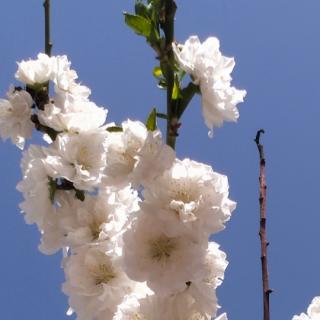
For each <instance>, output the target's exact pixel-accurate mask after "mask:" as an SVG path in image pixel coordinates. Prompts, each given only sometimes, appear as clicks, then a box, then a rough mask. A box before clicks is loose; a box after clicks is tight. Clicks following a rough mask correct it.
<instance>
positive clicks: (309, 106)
mask: <svg viewBox="0 0 320 320" xmlns="http://www.w3.org/2000/svg"><path fill="white" fill-rule="evenodd" d="M133 4H134V1H133V0H130V1H129V0H121V1H119V0H108V1H102V0H100V1H79V0H68V1H61V0H60V1H58V0H52V13H53V17H52V31H53V35H52V38H53V43H54V46H53V53H54V54H67V55H68V56H69V58H70V59H71V61H72V62H73V66H74V68H75V69H76V70H77V71H78V74H79V76H80V79H81V81H82V82H83V83H84V84H86V85H88V86H89V87H91V88H92V91H93V95H92V99H93V100H94V101H95V102H96V103H98V104H99V105H104V106H106V107H108V109H109V120H110V121H116V122H120V121H122V120H124V119H126V118H128V117H130V118H133V119H142V120H143V119H145V118H146V115H147V113H148V112H149V110H150V109H151V107H152V106H153V105H156V106H157V107H158V108H159V109H160V110H161V109H162V110H164V102H165V98H164V93H163V92H161V91H159V90H158V89H157V88H156V86H155V81H154V79H153V77H152V68H153V67H154V66H155V64H156V61H155V59H154V54H153V52H152V51H151V49H149V48H148V47H147V45H146V44H145V42H144V40H143V39H142V38H139V37H138V36H136V35H135V34H133V33H132V32H131V31H130V30H129V29H128V28H127V27H126V26H125V25H124V22H123V16H122V11H124V10H126V11H131V9H132V7H133ZM177 4H178V6H179V9H178V12H177V18H176V38H177V40H178V41H180V42H184V41H185V39H186V38H187V37H188V36H189V35H191V34H198V35H199V37H200V38H201V39H202V40H204V39H205V38H206V37H208V36H211V35H215V36H218V37H219V39H220V41H221V47H222V51H223V53H224V54H225V55H227V56H235V58H236V68H235V72H234V74H233V77H234V82H233V83H234V85H235V86H236V87H237V88H239V89H246V90H247V91H248V95H247V98H246V101H245V103H244V104H241V105H240V120H239V122H238V124H227V125H224V127H223V128H221V129H219V130H216V132H215V133H216V134H215V138H214V139H212V140H210V139H208V137H207V129H206V127H205V126H204V124H203V120H202V116H201V112H200V100H199V98H197V99H195V100H194V101H193V103H192V105H191V106H190V108H189V110H188V111H187V112H186V114H185V117H184V118H183V126H182V129H181V135H180V137H179V139H178V147H177V150H178V155H179V157H180V158H183V157H190V158H192V159H195V160H198V161H202V162H207V163H210V164H211V165H212V166H213V167H214V168H215V170H217V171H219V172H221V173H225V174H227V175H228V176H229V181H230V185H231V197H232V199H234V200H236V201H237V202H238V208H237V210H236V212H235V214H234V216H233V219H232V220H231V221H230V222H229V224H228V227H227V229H226V230H225V231H223V232H222V233H221V234H219V235H218V236H217V237H216V240H217V241H218V242H219V243H221V247H222V249H223V250H224V251H226V252H227V255H228V260H229V262H230V264H229V267H228V269H227V272H226V279H225V281H224V283H223V285H222V287H221V288H220V289H219V290H218V296H219V302H220V304H221V305H222V306H223V310H225V311H227V312H228V315H229V319H230V320H248V319H249V320H251V319H253V320H255V319H261V318H262V316H261V310H262V307H261V280H260V279H261V274H260V253H259V240H258V216H259V207H258V155H257V151H256V146H255V144H254V142H253V139H254V137H255V133H256V130H257V129H259V128H261V127H263V128H264V129H265V130H266V135H265V136H264V137H263V142H264V144H265V151H266V157H267V183H268V188H269V189H268V205H267V208H268V215H269V220H268V237H269V240H270V242H271V245H270V249H269V270H270V281H271V287H272V288H273V289H274V290H275V292H274V293H273V294H272V296H271V314H272V319H273V320H285V319H291V317H292V315H293V314H297V313H300V312H302V311H304V310H305V309H306V307H307V305H308V304H309V302H310V301H311V299H312V297H313V296H315V295H319V294H320V281H319V270H320V252H319V226H320V212H319V208H318V207H317V199H319V190H320V187H319V183H318V181H319V180H320V171H319V164H320V152H319V150H318V149H319V129H318V128H319V118H320V90H319V86H320V78H319V75H320V59H319V57H320V19H319V12H320V2H319V1H318V0H308V1H297V0H296V1H292V0H269V1H254V0H198V1H182V0H177ZM0 9H1V10H0V43H1V50H0V93H1V96H2V97H3V96H4V95H5V92H6V90H7V88H8V86H9V84H10V83H14V72H15V70H16V64H15V62H16V61H19V60H21V59H26V58H29V57H35V56H36V54H37V53H38V52H40V51H43V14H42V13H43V12H42V1H40V0H28V1H25V0H20V1H2V2H1V5H0ZM0 157H1V166H0V176H1V184H0V208H1V226H2V228H1V232H0V246H1V249H0V250H1V263H0V281H1V286H0V307H1V311H0V313H1V316H0V317H1V319H5V320H16V319H32V320H38V319H39V320H44V319H45V320H53V319H54V320H63V319H68V317H67V316H66V315H65V312H66V310H67V299H66V297H65V296H64V295H63V294H62V293H61V291H60V286H61V284H62V282H63V273H62V270H61V268H60V258H61V256H60V255H56V256H49V257H47V256H44V255H41V254H40V253H39V252H38V251H37V245H38V241H39V235H38V233H37V231H36V229H35V228H34V227H32V226H27V225H25V223H24V221H23V218H22V216H21V215H20V214H19V209H18V203H19V202H20V201H21V196H20V195H19V194H18V192H17V191H16V190H15V186H16V184H17V182H18V181H19V180H20V170H19V161H20V152H19V151H18V149H17V148H16V147H14V146H13V145H11V144H10V143H1V144H0Z"/></svg>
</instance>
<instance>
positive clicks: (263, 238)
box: [254, 129, 272, 320]
mask: <svg viewBox="0 0 320 320" xmlns="http://www.w3.org/2000/svg"><path fill="white" fill-rule="evenodd" d="M262 133H264V130H263V129H260V130H258V132H257V135H256V138H255V140H254V141H255V143H256V145H257V147H258V151H259V158H260V176H259V184H260V186H259V193H260V194H259V203H260V231H259V236H260V242H261V267H262V289H263V319H264V320H270V304H269V297H270V293H271V292H272V290H271V289H270V288H269V274H268V259H267V247H268V245H269V243H268V242H267V232H266V221H267V216H266V196H267V185H266V174H265V167H266V159H265V156H264V149H263V145H262V144H261V143H260V136H261V134H262Z"/></svg>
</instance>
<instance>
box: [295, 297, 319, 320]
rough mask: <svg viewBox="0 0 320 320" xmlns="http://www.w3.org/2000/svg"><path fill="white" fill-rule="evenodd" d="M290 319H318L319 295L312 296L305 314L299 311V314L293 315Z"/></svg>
mask: <svg viewBox="0 0 320 320" xmlns="http://www.w3.org/2000/svg"><path fill="white" fill-rule="evenodd" d="M292 320H320V297H315V298H313V300H312V301H311V304H310V305H309V307H308V310H307V314H305V313H301V314H300V315H299V316H297V315H296V316H294V317H293V318H292Z"/></svg>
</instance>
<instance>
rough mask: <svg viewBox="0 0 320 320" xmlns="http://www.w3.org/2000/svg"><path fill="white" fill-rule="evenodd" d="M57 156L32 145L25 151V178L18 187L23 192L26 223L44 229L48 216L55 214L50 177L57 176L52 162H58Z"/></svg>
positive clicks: (23, 168) (22, 161) (23, 160)
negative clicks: (34, 224) (49, 154)
mask: <svg viewBox="0 0 320 320" xmlns="http://www.w3.org/2000/svg"><path fill="white" fill-rule="evenodd" d="M58 161H59V159H58V157H56V156H48V155H47V151H46V149H45V148H42V147H40V146H36V145H31V146H30V147H29V149H28V150H26V151H25V152H24V153H23V158H22V160H21V170H22V176H23V179H22V181H20V182H19V183H18V185H17V189H18V190H19V191H20V192H22V193H23V196H24V201H23V202H22V203H21V204H20V208H21V209H22V211H23V213H24V215H25V220H26V223H28V224H33V223H36V224H37V225H38V227H39V229H42V226H43V224H44V221H45V219H46V217H47V216H48V215H50V214H53V211H54V208H53V206H52V202H51V200H50V189H49V185H50V179H53V180H54V179H55V178H56V177H57V172H56V171H55V170H54V169H52V168H53V166H52V165H51V164H52V163H56V162H58Z"/></svg>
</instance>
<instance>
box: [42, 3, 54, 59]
mask: <svg viewBox="0 0 320 320" xmlns="http://www.w3.org/2000/svg"><path fill="white" fill-rule="evenodd" d="M43 7H44V43H45V44H44V48H45V53H46V54H47V55H48V56H49V57H50V56H51V49H52V42H51V39H50V0H45V1H44V3H43Z"/></svg>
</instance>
